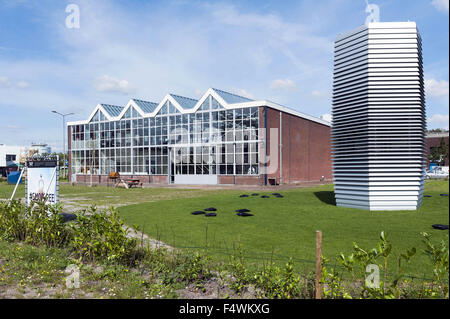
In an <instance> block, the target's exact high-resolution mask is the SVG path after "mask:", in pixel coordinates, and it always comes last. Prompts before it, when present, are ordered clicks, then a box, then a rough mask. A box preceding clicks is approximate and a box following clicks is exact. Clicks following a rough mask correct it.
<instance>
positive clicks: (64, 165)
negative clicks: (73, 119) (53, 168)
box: [52, 111, 75, 177]
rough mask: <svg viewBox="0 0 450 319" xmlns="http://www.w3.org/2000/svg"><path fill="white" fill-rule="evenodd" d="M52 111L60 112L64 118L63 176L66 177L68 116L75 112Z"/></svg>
mask: <svg viewBox="0 0 450 319" xmlns="http://www.w3.org/2000/svg"><path fill="white" fill-rule="evenodd" d="M52 113H55V114H59V115H61V116H62V120H63V153H64V162H63V176H64V177H66V174H65V173H66V168H65V167H66V116H69V115H73V114H75V113H67V114H62V113H59V112H57V111H52Z"/></svg>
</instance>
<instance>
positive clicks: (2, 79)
mask: <svg viewBox="0 0 450 319" xmlns="http://www.w3.org/2000/svg"><path fill="white" fill-rule="evenodd" d="M10 85H11V83H10V82H9V80H8V78H7V77H6V76H0V87H9V86H10Z"/></svg>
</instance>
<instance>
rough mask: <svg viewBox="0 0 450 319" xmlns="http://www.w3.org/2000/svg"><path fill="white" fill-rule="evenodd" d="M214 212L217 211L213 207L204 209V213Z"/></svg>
mask: <svg viewBox="0 0 450 319" xmlns="http://www.w3.org/2000/svg"><path fill="white" fill-rule="evenodd" d="M216 210H217V209H216V208H215V207H208V208H205V209H204V211H205V212H215V211H216Z"/></svg>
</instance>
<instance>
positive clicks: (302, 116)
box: [251, 101, 331, 127]
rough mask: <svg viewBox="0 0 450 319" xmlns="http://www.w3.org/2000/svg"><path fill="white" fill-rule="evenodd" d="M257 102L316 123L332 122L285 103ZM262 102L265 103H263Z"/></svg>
mask: <svg viewBox="0 0 450 319" xmlns="http://www.w3.org/2000/svg"><path fill="white" fill-rule="evenodd" d="M255 102H259V104H260V105H259V106H268V107H271V108H273V109H276V110H279V111H282V112H284V113H288V114H292V115H295V116H298V117H301V118H304V119H306V120H309V121H313V122H316V123H319V124H322V125H326V126H330V127H331V123H330V122H328V121H325V120H322V119H320V118H318V117H315V116H312V115H308V114H305V113H302V112H299V111H296V110H293V109H291V108H288V107H286V106H283V105H280V104H277V103H274V102H271V101H255ZM251 103H253V102H251ZM261 103H262V104H263V105H261Z"/></svg>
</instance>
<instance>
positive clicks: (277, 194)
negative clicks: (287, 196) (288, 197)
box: [272, 193, 281, 196]
mask: <svg viewBox="0 0 450 319" xmlns="http://www.w3.org/2000/svg"><path fill="white" fill-rule="evenodd" d="M272 195H275V196H281V194H280V193H273V194H272Z"/></svg>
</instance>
